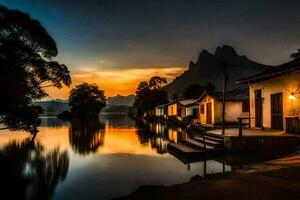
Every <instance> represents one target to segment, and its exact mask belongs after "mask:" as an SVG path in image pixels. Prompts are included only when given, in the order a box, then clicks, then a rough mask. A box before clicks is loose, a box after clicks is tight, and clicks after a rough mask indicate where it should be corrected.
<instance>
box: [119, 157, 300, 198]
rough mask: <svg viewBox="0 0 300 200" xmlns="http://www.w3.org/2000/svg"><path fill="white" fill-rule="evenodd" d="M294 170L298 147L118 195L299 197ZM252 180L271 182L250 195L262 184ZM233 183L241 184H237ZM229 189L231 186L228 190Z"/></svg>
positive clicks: (299, 163)
mask: <svg viewBox="0 0 300 200" xmlns="http://www.w3.org/2000/svg"><path fill="white" fill-rule="evenodd" d="M273 173H274V174H278V173H279V174H280V176H279V179H278V175H274V176H272V174H273ZM297 174H300V151H298V152H295V153H291V154H289V155H286V156H283V157H281V158H278V159H274V160H270V161H265V162H261V163H254V164H247V165H244V166H243V167H242V168H241V169H235V170H234V171H231V172H228V173H225V174H212V175H209V176H207V177H205V178H202V177H200V176H198V175H196V176H195V177H193V178H192V179H191V180H190V181H188V182H185V183H181V184H175V185H172V186H162V185H144V186H141V187H139V188H138V189H137V190H136V191H134V192H132V193H131V194H129V195H128V196H124V197H120V198H117V199H120V200H121V199H122V200H125V199H200V198H201V199H210V200H214V199H216V200H217V199H218V200H219V199H220V198H221V199H223V198H224V199H225V197H227V198H235V199H253V198H254V199H257V198H258V197H259V199H285V198H286V197H291V198H294V197H295V198H296V197H297V198H298V197H300V194H298V193H299V192H297V191H299V189H300V184H299V181H300V175H297ZM272 177H273V179H274V181H270V180H269V179H272ZM277 179H278V180H277ZM253 180H257V181H259V182H267V183H269V184H270V183H271V184H270V185H269V186H268V187H267V189H266V191H265V192H264V191H261V192H258V194H257V196H253V195H255V194H253V193H252V194H250V193H251V192H252V191H253V190H254V191H258V190H260V189H262V188H261V184H258V183H252V184H250V183H249V182H251V181H253ZM295 180H296V182H295ZM272 182H273V183H272ZM236 183H239V184H240V185H236ZM243 183H245V184H243ZM295 183H296V186H295ZM274 184H275V185H274ZM272 185H274V188H272V187H273V186H272ZM288 185H290V187H291V191H290V189H289V188H287V186H288ZM295 187H296V188H295ZM247 188H248V189H247ZM230 189H234V190H232V192H230ZM273 190H274V191H273ZM228 192H229V193H228ZM247 192H249V196H248V197H247V196H243V193H246V194H247ZM237 194H240V195H237ZM222 197H223V198H222ZM281 197H283V198H281Z"/></svg>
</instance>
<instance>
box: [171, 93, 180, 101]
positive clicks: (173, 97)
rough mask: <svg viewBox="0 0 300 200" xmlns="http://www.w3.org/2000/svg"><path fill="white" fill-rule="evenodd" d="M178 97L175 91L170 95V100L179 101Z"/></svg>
mask: <svg viewBox="0 0 300 200" xmlns="http://www.w3.org/2000/svg"><path fill="white" fill-rule="evenodd" d="M179 99H180V98H179V95H178V94H176V93H174V94H173V96H172V100H173V101H179Z"/></svg>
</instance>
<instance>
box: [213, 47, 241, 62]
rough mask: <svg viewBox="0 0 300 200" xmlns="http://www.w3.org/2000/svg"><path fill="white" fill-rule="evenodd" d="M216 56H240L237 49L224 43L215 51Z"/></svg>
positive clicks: (223, 57)
mask: <svg viewBox="0 0 300 200" xmlns="http://www.w3.org/2000/svg"><path fill="white" fill-rule="evenodd" d="M215 56H216V57H217V58H222V59H225V58H232V57H236V56H238V54H237V53H236V51H235V49H234V48H233V47H231V46H228V45H223V46H222V47H218V48H217V49H216V52H215Z"/></svg>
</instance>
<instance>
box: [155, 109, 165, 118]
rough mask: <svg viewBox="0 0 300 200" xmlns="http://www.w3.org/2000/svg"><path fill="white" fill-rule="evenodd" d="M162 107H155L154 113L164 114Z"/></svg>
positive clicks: (157, 114)
mask: <svg viewBox="0 0 300 200" xmlns="http://www.w3.org/2000/svg"><path fill="white" fill-rule="evenodd" d="M164 114H165V112H164V108H155V115H156V116H164Z"/></svg>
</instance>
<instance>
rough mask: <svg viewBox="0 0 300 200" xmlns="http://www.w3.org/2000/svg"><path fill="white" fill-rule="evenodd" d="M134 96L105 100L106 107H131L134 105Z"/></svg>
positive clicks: (119, 96) (118, 96)
mask: <svg viewBox="0 0 300 200" xmlns="http://www.w3.org/2000/svg"><path fill="white" fill-rule="evenodd" d="M134 99H135V96H134V95H133V94H131V95H128V96H122V95H117V96H113V97H108V98H107V105H117V106H132V105H133V103H134Z"/></svg>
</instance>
